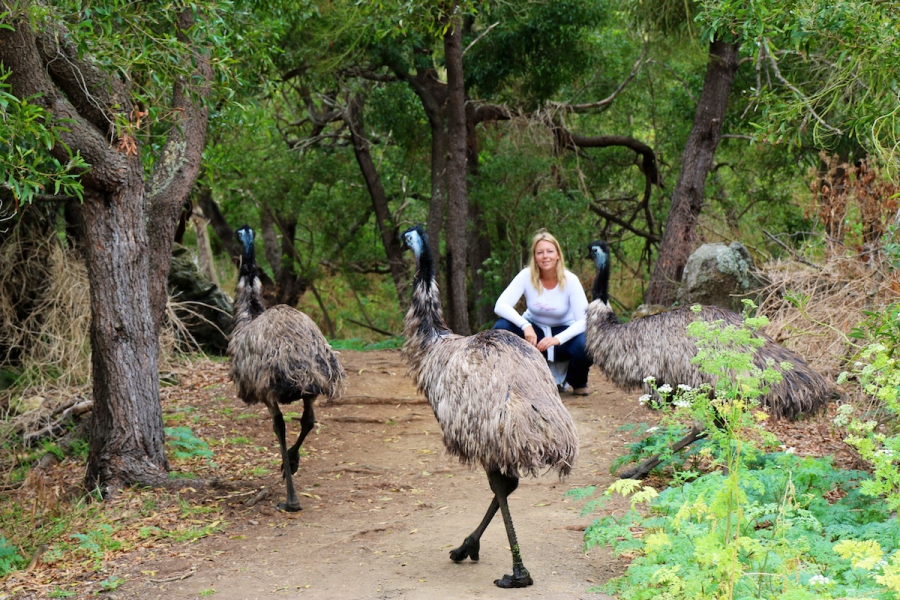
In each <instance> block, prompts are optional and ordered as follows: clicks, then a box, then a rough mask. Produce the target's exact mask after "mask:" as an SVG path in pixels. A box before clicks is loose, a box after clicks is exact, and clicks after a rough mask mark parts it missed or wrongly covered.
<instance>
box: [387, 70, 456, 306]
mask: <svg viewBox="0 0 900 600" xmlns="http://www.w3.org/2000/svg"><path fill="white" fill-rule="evenodd" d="M388 66H389V67H390V69H391V70H392V71H393V72H394V74H395V75H396V76H397V77H398V78H399V79H401V80H403V81H405V82H406V83H407V85H409V87H410V88H412V90H413V92H415V94H416V96H418V97H419V101H420V102H421V103H422V109H423V110H424V111H425V116H426V117H427V118H428V127H429V129H430V130H431V202H430V203H429V205H428V222H427V223H426V225H425V227H426V230H427V232H428V242H429V245H430V246H431V254H432V255H433V256H435V257H436V258H437V260H438V261H440V257H441V231H442V230H443V227H444V207H445V204H446V203H445V199H446V196H447V129H446V119H445V118H444V112H445V109H446V104H447V85H446V84H445V83H443V82H441V81H440V80H439V79H438V78H437V75H436V73H435V72H434V70H433V69H427V70H420V71H418V72H416V75H415V76H412V75H410V74H409V73H408V71H407V69H406V67H405V66H404V65H403V64H400V63H397V62H391V63H389V64H388ZM444 292H445V293H446V290H444ZM403 306H405V304H403Z"/></svg>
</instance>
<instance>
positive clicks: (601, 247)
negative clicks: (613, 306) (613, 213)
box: [587, 240, 609, 304]
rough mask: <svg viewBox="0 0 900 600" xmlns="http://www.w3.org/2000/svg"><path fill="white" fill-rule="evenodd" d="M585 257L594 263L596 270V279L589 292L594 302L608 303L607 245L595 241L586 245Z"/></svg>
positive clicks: (600, 241)
mask: <svg viewBox="0 0 900 600" xmlns="http://www.w3.org/2000/svg"><path fill="white" fill-rule="evenodd" d="M587 257H588V258H589V259H590V260H592V261H594V266H595V267H596V268H597V278H596V279H595V280H594V287H593V288H592V290H591V292H592V295H593V299H594V300H602V301H603V302H604V303H607V304H608V303H609V244H607V243H606V242H604V241H602V240H597V241H594V242H591V243H590V244H588V255H587Z"/></svg>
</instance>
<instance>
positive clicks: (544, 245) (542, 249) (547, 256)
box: [534, 240, 559, 273]
mask: <svg viewBox="0 0 900 600" xmlns="http://www.w3.org/2000/svg"><path fill="white" fill-rule="evenodd" d="M534 262H535V263H536V264H537V266H538V268H539V269H540V270H541V272H544V273H547V272H555V271H556V263H558V262H559V252H557V251H556V246H554V245H553V242H548V241H547V240H541V241H540V242H538V243H537V245H535V247H534Z"/></svg>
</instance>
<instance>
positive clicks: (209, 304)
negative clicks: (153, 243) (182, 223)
mask: <svg viewBox="0 0 900 600" xmlns="http://www.w3.org/2000/svg"><path fill="white" fill-rule="evenodd" d="M168 288H169V295H170V296H171V297H172V301H173V302H175V303H176V306H175V314H176V316H177V317H178V318H179V319H181V321H182V323H184V324H185V326H186V327H187V330H188V332H189V333H190V334H191V335H192V336H193V337H194V340H195V341H196V342H197V343H198V344H200V346H201V347H202V348H203V350H204V351H206V352H210V353H213V354H224V353H225V350H226V349H227V348H228V334H229V333H231V311H232V304H231V299H230V298H229V297H228V295H227V294H226V293H225V292H224V291H222V289H221V288H219V286H217V285H216V284H214V283H212V282H211V281H209V279H207V278H206V276H205V275H204V274H203V272H202V271H201V270H200V268H199V267H198V266H197V264H196V263H195V262H194V260H193V256H192V254H191V252H190V250H188V249H187V248H185V247H184V246H180V245H178V244H176V245H175V247H174V248H173V249H172V266H171V269H170V270H169V285H168ZM180 303H184V306H183V307H179V306H177V304H180Z"/></svg>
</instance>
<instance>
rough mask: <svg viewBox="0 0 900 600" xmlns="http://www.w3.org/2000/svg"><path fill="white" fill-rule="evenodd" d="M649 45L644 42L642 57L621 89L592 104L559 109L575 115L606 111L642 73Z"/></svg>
mask: <svg viewBox="0 0 900 600" xmlns="http://www.w3.org/2000/svg"><path fill="white" fill-rule="evenodd" d="M649 45H650V44H649V42H644V47H643V48H642V49H641V55H640V56H639V57H638V59H637V61H635V63H634V66H633V67H632V68H631V73H629V74H628V77H626V78H625V79H624V80H623V81H622V83H621V84H619V87H617V88H616V90H615V91H614V92H613V93H612V94H610V95H609V96H608V97H606V98H604V99H603V100H599V101H597V102H590V103H588V104H562V105H559V107H560V108H562V109H564V110H569V111H572V112H575V113H585V112H593V111H595V110H597V109H598V108H604V109H605V108H606V107H607V106H609V105H610V104H612V103H613V101H614V100H615V99H616V97H617V96H618V95H619V94H620V93H621V92H622V90H624V89H625V87H626V86H628V84H629V83H631V80H632V79H634V78H635V77H637V74H638V73H640V71H641V66H642V65H643V64H644V56H646V55H647V48H648V46H649Z"/></svg>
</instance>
